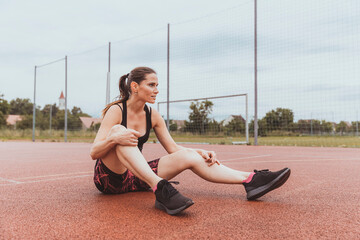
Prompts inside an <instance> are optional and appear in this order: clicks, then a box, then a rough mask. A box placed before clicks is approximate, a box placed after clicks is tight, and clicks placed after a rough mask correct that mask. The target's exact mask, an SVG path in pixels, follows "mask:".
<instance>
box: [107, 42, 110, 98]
mask: <svg viewBox="0 0 360 240" xmlns="http://www.w3.org/2000/svg"><path fill="white" fill-rule="evenodd" d="M110 56H111V42H109V59H108V73H107V78H106V105H107V104H109V103H110V63H111V58H110Z"/></svg>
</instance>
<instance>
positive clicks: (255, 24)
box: [254, 0, 258, 146]
mask: <svg viewBox="0 0 360 240" xmlns="http://www.w3.org/2000/svg"><path fill="white" fill-rule="evenodd" d="M254 18H255V19H254V38H255V43H254V45H255V47H254V48H255V53H254V61H255V63H254V64H255V117H254V145H255V146H256V145H258V109H257V0H254Z"/></svg>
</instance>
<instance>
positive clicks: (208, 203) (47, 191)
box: [0, 142, 360, 239]
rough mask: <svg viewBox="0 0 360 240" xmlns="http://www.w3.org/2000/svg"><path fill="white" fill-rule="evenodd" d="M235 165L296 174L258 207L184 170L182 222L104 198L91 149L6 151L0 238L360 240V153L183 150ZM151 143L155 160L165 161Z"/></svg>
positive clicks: (146, 205)
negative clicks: (189, 200) (96, 181)
mask: <svg viewBox="0 0 360 240" xmlns="http://www.w3.org/2000/svg"><path fill="white" fill-rule="evenodd" d="M184 146H188V147H194V148H203V149H212V150H215V151H216V153H217V155H218V158H219V159H220V160H222V161H221V162H222V163H223V164H225V165H227V166H229V167H232V168H235V169H239V170H246V171H251V170H253V169H264V168H269V169H270V170H277V169H280V168H283V167H289V168H291V170H292V175H291V176H290V178H289V180H288V182H287V183H285V184H284V185H283V186H282V187H281V188H279V189H277V190H275V191H273V192H271V193H269V194H267V195H265V196H263V197H262V198H260V199H259V200H258V201H253V202H249V201H246V195H245V191H244V188H243V186H239V185H222V184H214V183H209V182H206V181H204V180H202V179H200V178H199V177H197V176H195V175H194V174H193V173H192V172H191V171H185V172H183V173H182V174H180V175H179V176H177V177H176V178H175V180H178V181H180V185H177V186H176V188H177V189H178V190H179V191H180V192H181V193H182V194H184V195H186V196H188V197H190V198H192V199H193V200H194V202H195V204H194V205H193V206H192V207H190V208H189V209H187V210H185V211H184V212H183V213H181V214H180V215H178V216H170V215H167V214H166V213H165V212H162V211H159V210H157V209H155V207H154V200H155V197H154V194H153V193H152V192H137V193H127V194H122V195H104V194H101V193H100V192H99V191H98V190H97V189H96V187H95V186H94V184H93V181H92V173H93V166H94V163H95V162H94V161H92V160H91V158H90V157H89V150H90V147H91V144H87V143H32V142H1V143H0V153H1V154H0V166H1V168H0V216H1V220H0V239H284V238H285V239H360V149H345V148H310V147H306V148H303V147H263V146H257V147H255V146H224V145H192V146H191V145H184ZM164 154H165V152H164V150H163V149H162V148H161V146H160V145H159V144H146V145H145V147H144V155H145V157H146V158H147V159H148V160H151V159H154V158H157V157H159V156H163V155H164Z"/></svg>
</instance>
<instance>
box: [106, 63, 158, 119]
mask: <svg viewBox="0 0 360 240" xmlns="http://www.w3.org/2000/svg"><path fill="white" fill-rule="evenodd" d="M151 73H155V74H156V72H155V71H154V70H153V69H151V68H149V67H137V68H134V69H133V70H131V72H130V73H128V74H125V75H123V76H121V77H120V80H119V90H120V95H119V96H118V100H116V101H114V102H112V103H109V104H108V105H106V107H105V108H104V109H103V111H102V116H103V117H104V116H105V114H106V112H107V111H108V110H109V108H110V107H111V106H112V105H114V104H118V103H122V102H126V101H127V100H128V99H129V97H130V95H131V87H130V84H131V82H136V83H137V84H140V83H141V82H142V81H144V80H145V78H146V75H148V74H151ZM126 79H128V80H127V83H126Z"/></svg>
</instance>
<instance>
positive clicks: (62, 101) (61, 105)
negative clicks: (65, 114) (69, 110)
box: [59, 91, 65, 110]
mask: <svg viewBox="0 0 360 240" xmlns="http://www.w3.org/2000/svg"><path fill="white" fill-rule="evenodd" d="M59 110H65V97H64V93H63V91H61V94H60V97H59Z"/></svg>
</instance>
